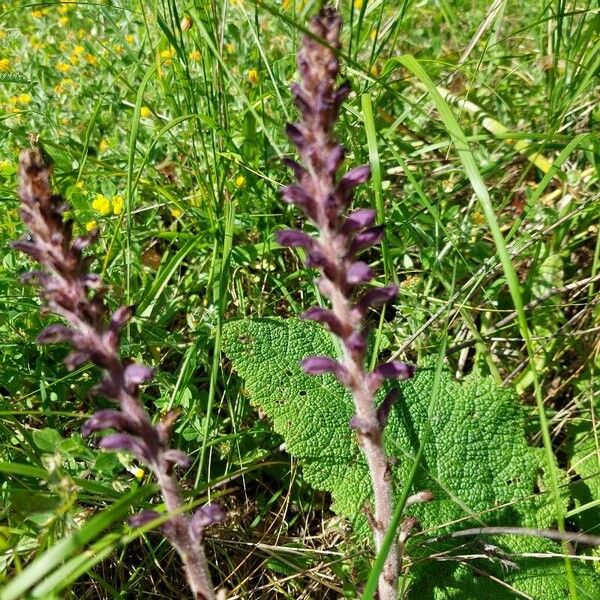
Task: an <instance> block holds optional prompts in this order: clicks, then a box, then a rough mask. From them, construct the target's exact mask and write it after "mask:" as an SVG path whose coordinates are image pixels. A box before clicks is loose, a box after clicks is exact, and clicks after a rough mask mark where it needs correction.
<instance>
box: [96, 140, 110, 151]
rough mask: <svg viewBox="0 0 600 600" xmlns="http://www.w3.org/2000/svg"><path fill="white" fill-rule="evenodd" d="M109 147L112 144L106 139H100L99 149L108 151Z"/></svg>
mask: <svg viewBox="0 0 600 600" xmlns="http://www.w3.org/2000/svg"><path fill="white" fill-rule="evenodd" d="M109 148H110V146H109V144H108V142H107V141H106V140H100V143H99V144H98V150H100V152H106V151H107V150H108V149H109Z"/></svg>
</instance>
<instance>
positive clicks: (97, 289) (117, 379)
mask: <svg viewBox="0 0 600 600" xmlns="http://www.w3.org/2000/svg"><path fill="white" fill-rule="evenodd" d="M19 175H20V188H19V194H20V197H21V201H22V206H21V217H22V220H23V222H24V223H25V225H26V226H27V228H28V230H29V235H28V236H27V237H26V238H25V239H23V240H21V241H18V242H14V243H13V247H14V248H15V249H16V250H20V251H21V252H24V253H26V254H28V255H29V256H31V257H32V258H33V259H35V260H36V261H37V262H38V263H39V264H40V265H41V266H42V268H43V270H41V271H32V272H30V273H27V274H26V275H25V277H24V280H25V281H27V282H35V283H37V284H38V285H39V286H40V288H41V296H42V298H43V300H44V311H45V312H50V313H54V314H55V315H57V316H59V317H61V318H62V319H63V321H64V322H65V323H66V324H59V323H56V324H53V325H49V326H48V327H46V329H44V330H43V331H42V332H41V333H40V335H39V336H38V342H39V343H40V344H53V343H62V342H65V343H67V344H70V345H71V346H72V348H73V350H72V351H71V352H70V353H69V354H68V355H67V357H66V358H65V364H66V365H67V368H68V369H69V370H73V369H75V368H77V367H78V366H80V365H82V364H84V363H86V362H91V363H92V364H94V365H96V366H97V367H99V368H100V369H102V371H103V375H102V380H101V382H100V384H99V385H98V386H96V388H95V393H96V394H101V395H103V396H105V397H107V398H109V399H111V400H113V401H114V402H115V404H116V405H117V407H118V408H116V409H105V410H99V411H97V412H96V413H94V414H93V415H92V417H91V418H90V419H89V420H88V421H87V422H86V423H85V425H84V426H83V430H82V431H83V434H84V435H91V434H92V433H96V432H99V431H104V430H107V429H112V430H114V431H115V432H116V433H111V434H108V435H105V436H104V437H103V438H102V439H101V440H100V442H99V446H100V447H101V448H104V449H105V450H109V451H127V452H130V453H131V454H133V455H134V456H135V457H136V458H137V459H138V460H139V461H140V462H141V463H143V464H145V465H147V466H148V468H149V469H150V470H151V471H152V472H153V473H154V476H155V477H156V480H157V482H158V485H159V488H160V491H161V494H162V496H163V499H164V502H165V506H166V508H167V511H168V512H169V513H170V517H169V519H168V521H166V522H165V523H164V524H163V525H162V531H163V533H164V534H165V536H166V537H167V538H168V539H169V541H170V542H171V544H172V545H173V547H174V548H175V549H176V550H177V552H178V553H179V556H180V557H181V560H182V562H183V565H184V569H185V574H186V577H187V581H188V583H189V586H190V588H191V589H192V592H193V595H194V598H196V599H197V600H212V599H213V598H215V594H214V592H213V589H212V585H211V579H210V573H209V570H208V565H207V562H206V557H205V555H204V549H203V547H202V537H203V534H204V530H205V529H206V527H208V526H209V525H211V524H213V523H217V522H220V521H223V520H224V517H225V514H224V512H223V509H222V508H221V507H220V506H219V505H218V504H208V505H206V506H203V507H201V508H200V509H198V510H197V511H196V512H195V514H194V515H193V516H191V517H190V516H189V515H187V514H185V513H184V512H183V510H184V500H183V498H182V495H181V491H180V489H179V486H178V483H177V478H176V476H175V473H174V469H175V467H176V466H180V467H186V466H188V465H189V463H190V458H189V456H188V455H187V454H186V453H185V452H182V451H181V450H177V449H175V448H172V447H171V446H170V443H169V438H170V432H171V428H172V426H173V424H174V422H175V420H176V417H177V415H176V413H175V412H169V413H167V414H166V415H164V416H163V417H162V418H161V419H160V420H159V422H158V423H157V424H156V425H154V424H153V423H152V421H151V420H150V417H149V415H148V413H147V412H146V410H145V409H144V406H143V405H142V402H141V399H140V392H139V387H140V385H142V384H144V383H146V382H147V381H149V380H150V379H151V377H152V374H153V371H152V369H151V368H150V367H148V366H146V365H142V364H138V363H136V362H133V361H131V360H129V359H126V358H123V357H122V356H121V355H120V353H119V334H120V331H121V329H122V328H123V327H124V326H125V325H126V324H127V322H128V321H129V320H130V319H131V317H132V315H133V307H132V306H121V307H120V308H118V309H117V310H116V311H115V312H114V313H113V314H112V315H109V314H108V313H107V309H106V306H105V304H104V295H105V293H106V288H105V287H104V286H103V284H102V280H101V279H100V277H99V276H98V275H97V274H95V273H90V272H89V270H88V268H89V265H90V259H89V258H87V257H84V256H83V250H84V249H85V248H86V247H87V246H88V245H89V244H91V243H92V242H93V241H94V240H95V239H96V237H97V235H98V231H97V230H94V231H92V232H91V233H90V234H88V235H85V236H81V237H77V238H75V239H74V238H73V232H72V230H73V221H71V220H65V219H64V218H63V213H64V212H65V210H66V209H67V208H68V207H67V205H66V204H65V203H64V201H63V200H62V198H61V197H60V196H57V195H54V194H53V193H52V189H51V186H50V168H49V167H48V165H47V164H46V163H45V161H44V158H43V156H42V152H41V151H40V150H26V151H24V152H23V153H22V155H21V161H20V173H19ZM158 516H159V515H158V513H157V512H155V511H151V510H148V511H144V512H142V513H140V514H138V515H136V516H135V517H134V518H133V519H132V520H131V521H130V524H131V525H133V526H140V525H143V524H146V523H149V522H150V521H153V520H154V519H156V518H157V517H158Z"/></svg>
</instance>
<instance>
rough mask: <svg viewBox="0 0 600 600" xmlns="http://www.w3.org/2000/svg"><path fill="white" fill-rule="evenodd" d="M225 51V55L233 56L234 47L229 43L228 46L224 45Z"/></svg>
mask: <svg viewBox="0 0 600 600" xmlns="http://www.w3.org/2000/svg"><path fill="white" fill-rule="evenodd" d="M225 50H226V51H227V54H233V53H234V52H235V46H234V45H233V44H232V43H231V42H230V43H229V44H225Z"/></svg>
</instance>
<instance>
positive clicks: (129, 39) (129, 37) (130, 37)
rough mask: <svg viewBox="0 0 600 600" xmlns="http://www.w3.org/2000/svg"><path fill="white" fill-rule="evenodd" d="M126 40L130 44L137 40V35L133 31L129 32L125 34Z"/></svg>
mask: <svg viewBox="0 0 600 600" xmlns="http://www.w3.org/2000/svg"><path fill="white" fill-rule="evenodd" d="M125 41H126V42H127V43H128V44H133V42H135V35H133V33H128V34H127V35H126V36H125Z"/></svg>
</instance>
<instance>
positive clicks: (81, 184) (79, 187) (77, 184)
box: [75, 181, 85, 190]
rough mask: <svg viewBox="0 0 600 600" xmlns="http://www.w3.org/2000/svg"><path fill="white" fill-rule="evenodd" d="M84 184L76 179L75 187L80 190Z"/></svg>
mask: <svg viewBox="0 0 600 600" xmlns="http://www.w3.org/2000/svg"><path fill="white" fill-rule="evenodd" d="M84 185H85V184H84V183H83V181H78V182H77V183H76V184H75V187H76V188H77V189H78V190H82V189H83V186H84Z"/></svg>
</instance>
